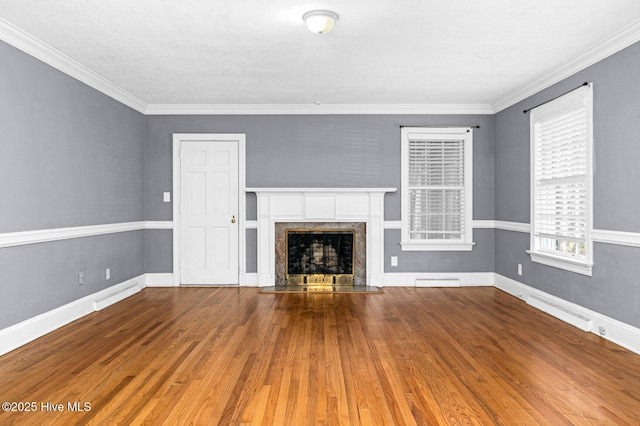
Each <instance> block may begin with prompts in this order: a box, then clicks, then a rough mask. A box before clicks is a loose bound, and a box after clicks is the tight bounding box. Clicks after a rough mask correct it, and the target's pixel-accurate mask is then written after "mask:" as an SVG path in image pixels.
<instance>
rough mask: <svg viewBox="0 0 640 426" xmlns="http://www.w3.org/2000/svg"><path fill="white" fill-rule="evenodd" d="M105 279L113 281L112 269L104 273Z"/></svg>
mask: <svg viewBox="0 0 640 426" xmlns="http://www.w3.org/2000/svg"><path fill="white" fill-rule="evenodd" d="M104 279H105V280H110V279H111V268H107V270H106V271H104Z"/></svg>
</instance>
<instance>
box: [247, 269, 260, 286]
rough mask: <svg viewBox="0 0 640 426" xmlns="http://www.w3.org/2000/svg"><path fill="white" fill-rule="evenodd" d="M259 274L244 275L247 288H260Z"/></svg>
mask: <svg viewBox="0 0 640 426" xmlns="http://www.w3.org/2000/svg"><path fill="white" fill-rule="evenodd" d="M258 283H259V281H258V274H257V273H255V272H247V273H246V274H244V286H245V287H258Z"/></svg>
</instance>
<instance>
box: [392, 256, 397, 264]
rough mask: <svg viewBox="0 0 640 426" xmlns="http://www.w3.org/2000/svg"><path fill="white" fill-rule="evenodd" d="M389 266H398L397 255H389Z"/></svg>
mask: <svg viewBox="0 0 640 426" xmlns="http://www.w3.org/2000/svg"><path fill="white" fill-rule="evenodd" d="M391 266H398V256H391Z"/></svg>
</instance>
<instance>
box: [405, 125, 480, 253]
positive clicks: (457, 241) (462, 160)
mask: <svg viewBox="0 0 640 426" xmlns="http://www.w3.org/2000/svg"><path fill="white" fill-rule="evenodd" d="M472 141H473V132H472V130H471V129H470V128H458V127H456V128H423V127H404V128H403V129H402V134H401V144H402V150H401V151H402V155H401V157H402V167H401V169H402V186H401V188H402V189H401V197H402V239H401V245H402V249H403V250H460V251H462V250H471V248H472V246H473V242H472V228H471V218H472V216H471V215H472V211H473V209H472V205H471V203H472V199H473V194H472V188H471V186H472V185H471V183H472V181H473V175H472V161H473V150H472Z"/></svg>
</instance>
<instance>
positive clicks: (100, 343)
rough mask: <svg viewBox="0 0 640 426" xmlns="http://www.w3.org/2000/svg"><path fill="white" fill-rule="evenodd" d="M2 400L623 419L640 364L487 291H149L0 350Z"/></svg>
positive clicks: (135, 409) (348, 420)
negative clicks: (15, 347) (8, 349)
mask: <svg viewBox="0 0 640 426" xmlns="http://www.w3.org/2000/svg"><path fill="white" fill-rule="evenodd" d="M0 401H2V402H5V401H8V402H11V401H14V402H17V403H18V402H20V403H28V402H35V403H36V407H35V408H36V411H35V412H20V413H16V412H0V424H2V425H8V424H20V425H29V424H33V425H49V424H64V425H70V424H83V425H84V424H167V425H185V424H220V425H238V424H246V425H304V424H312V425H338V424H345V425H370V424H387V425H392V424H396V425H411V424H426V425H464V424H475V425H493V424H502V425H533V424H543V425H568V424H574V425H592V424H593V425H596V424H597V425H614V424H615V425H626V424H629V425H631V424H638V419H640V356H638V355H635V354H633V353H631V352H629V351H627V350H624V349H622V348H620V347H618V346H616V345H614V344H612V343H610V342H607V341H606V340H604V339H601V338H599V337H598V336H596V335H594V334H591V333H584V332H582V331H580V330H578V329H576V328H574V327H571V326H569V325H567V324H564V323H562V322H560V321H558V320H556V319H554V318H552V317H549V316H547V315H546V314H543V313H541V312H539V311H537V310H535V309H533V308H531V307H529V306H528V305H526V304H525V303H524V302H522V301H520V300H519V299H516V298H514V297H512V296H509V295H507V294H505V293H503V292H501V291H500V290H497V289H495V288H491V287H478V288H462V289H460V288H458V289H453V288H449V289H415V288H386V289H385V292H384V294H370V295H367V294H258V291H257V289H255V288H148V289H145V290H144V291H143V292H141V293H139V294H137V295H135V296H132V297H130V298H129V299H126V300H124V301H122V302H120V303H118V304H116V305H114V306H111V307H109V308H107V309H105V310H103V311H101V312H97V313H94V314H91V315H89V316H87V317H84V318H82V319H80V320H78V321H76V322H74V323H72V324H70V325H68V326H66V327H64V328H62V329H59V330H57V331H55V332H53V333H51V334H49V335H47V336H44V337H43V338H41V339H38V340H37V341H35V342H32V343H30V344H28V345H26V346H24V347H22V348H20V349H18V350H16V351H13V352H11V353H9V354H7V355H4V356H2V357H0ZM47 403H51V405H47ZM73 403H78V404H77V405H76V406H75V407H76V408H78V407H80V408H84V409H87V408H90V410H89V411H83V412H77V411H76V412H73V411H70V410H69V406H68V404H73ZM84 403H88V404H89V405H86V406H85V405H84ZM55 404H63V411H62V412H60V411H53V410H52V408H59V407H56V406H55ZM22 408H23V409H24V408H25V406H24V405H23V406H22ZM47 410H49V411H47Z"/></svg>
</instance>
